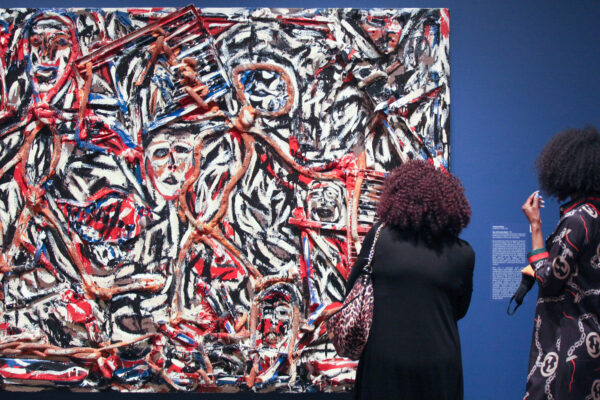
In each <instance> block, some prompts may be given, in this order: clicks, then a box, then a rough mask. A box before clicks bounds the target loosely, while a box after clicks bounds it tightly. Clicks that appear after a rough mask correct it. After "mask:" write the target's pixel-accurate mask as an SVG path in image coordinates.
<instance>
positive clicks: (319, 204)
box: [307, 182, 345, 223]
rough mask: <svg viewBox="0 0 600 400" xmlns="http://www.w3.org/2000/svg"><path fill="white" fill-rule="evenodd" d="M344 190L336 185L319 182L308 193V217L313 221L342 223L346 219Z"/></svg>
mask: <svg viewBox="0 0 600 400" xmlns="http://www.w3.org/2000/svg"><path fill="white" fill-rule="evenodd" d="M344 198H345V197H344V196H343V193H342V189H341V188H340V187H338V186H337V185H334V184H329V183H323V182H318V183H315V184H313V185H312V186H311V188H310V189H309V192H308V198H307V203H308V215H309V218H310V219H311V220H313V221H320V222H333V223H335V222H341V221H342V220H343V218H344V217H345V207H344Z"/></svg>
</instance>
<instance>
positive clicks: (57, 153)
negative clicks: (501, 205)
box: [0, 6, 450, 392]
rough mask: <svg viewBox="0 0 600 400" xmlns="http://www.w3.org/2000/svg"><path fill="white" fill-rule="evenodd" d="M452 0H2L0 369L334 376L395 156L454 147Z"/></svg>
mask: <svg viewBox="0 0 600 400" xmlns="http://www.w3.org/2000/svg"><path fill="white" fill-rule="evenodd" d="M449 105H450V93H449V13H448V10H446V9H241V8H240V9H196V8H195V7H194V6H188V7H184V8H177V9H176V8H152V9H150V8H148V9H143V8H142V9H43V10H38V9H0V248H1V252H0V287H1V289H2V290H1V291H0V385H1V387H2V388H3V389H9V390H37V389H52V388H60V389H71V390H78V391H81V390H90V391H98V390H116V391H140V392H165V391H197V392H235V391H284V392H314V391H345V390H350V389H351V387H352V384H353V379H354V373H355V368H356V365H357V362H356V361H351V360H348V359H344V358H341V357H339V356H338V355H337V354H336V353H335V350H334V349H333V346H332V345H331V343H330V341H329V339H328V336H327V332H326V328H325V324H324V322H323V321H324V315H325V310H327V309H328V307H330V305H331V304H333V303H335V302H338V301H341V300H342V299H343V297H344V293H345V287H344V285H345V282H346V279H347V278H348V275H349V271H350V268H351V266H352V263H353V261H354V260H355V259H356V257H357V254H358V252H359V251H360V244H361V240H362V238H363V237H364V235H365V234H366V232H367V231H368V230H369V228H370V227H371V226H372V225H373V223H374V222H375V220H376V212H375V210H376V204H377V199H378V197H379V194H380V191H381V188H382V183H383V180H384V179H385V176H386V174H387V173H388V172H389V171H391V170H392V169H393V168H394V167H396V166H398V165H400V164H402V163H404V162H406V161H408V160H410V159H425V160H429V162H431V163H433V164H435V165H436V166H438V167H439V168H448V160H449V115H450V114H449Z"/></svg>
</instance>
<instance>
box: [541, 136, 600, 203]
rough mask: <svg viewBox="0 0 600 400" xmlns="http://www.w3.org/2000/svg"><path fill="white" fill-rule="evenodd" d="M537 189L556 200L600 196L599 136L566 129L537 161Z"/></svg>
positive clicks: (555, 137) (551, 141)
mask: <svg viewBox="0 0 600 400" xmlns="http://www.w3.org/2000/svg"><path fill="white" fill-rule="evenodd" d="M536 167H537V171H538V180H539V183H540V188H541V189H542V190H543V191H544V192H545V193H547V194H548V195H550V196H554V197H556V198H558V199H559V200H564V199H566V198H568V197H576V196H597V195H600V133H599V132H598V130H597V129H596V128H594V127H593V126H587V127H585V128H583V129H567V130H565V131H562V132H560V133H558V134H556V135H555V136H554V137H553V138H552V139H550V140H549V141H548V143H546V146H544V148H543V149H542V151H541V153H540V155H539V156H538V158H537V160H536Z"/></svg>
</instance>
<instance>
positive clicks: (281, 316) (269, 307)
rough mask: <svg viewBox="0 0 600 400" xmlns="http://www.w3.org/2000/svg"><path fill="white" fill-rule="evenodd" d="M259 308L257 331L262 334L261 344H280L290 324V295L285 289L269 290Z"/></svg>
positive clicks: (270, 345) (291, 314)
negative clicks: (280, 290)
mask: <svg viewBox="0 0 600 400" xmlns="http://www.w3.org/2000/svg"><path fill="white" fill-rule="evenodd" d="M260 310H261V319H260V324H259V326H258V331H259V332H260V334H261V336H262V342H263V344H264V345H265V346H267V347H275V346H278V345H280V344H282V343H283V341H285V339H286V338H287V335H288V333H289V332H290V330H291V326H292V320H293V314H294V311H293V308H292V306H291V304H290V296H289V295H287V294H286V293H285V291H284V292H278V291H274V292H271V293H269V294H268V295H267V296H265V298H264V300H263V302H262V304H261V307H260Z"/></svg>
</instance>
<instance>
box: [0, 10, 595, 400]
mask: <svg viewBox="0 0 600 400" xmlns="http://www.w3.org/2000/svg"><path fill="white" fill-rule="evenodd" d="M187 4H188V1H185V0H170V1H164V0H96V1H93V0H79V1H74V0H1V1H0V6H1V7H40V8H44V7H130V6H138V7H142V6H184V5H187ZM195 5H196V6H197V7H227V6H238V7H258V6H260V7H369V8H370V7H395V8H401V7H447V8H449V9H450V22H451V34H450V38H451V45H450V51H451V55H450V58H451V119H452V122H451V130H450V135H451V169H452V172H454V173H455V174H457V175H458V176H459V177H460V178H461V179H462V180H463V183H464V185H465V187H466V190H467V195H468V197H469V198H470V200H471V204H472V208H473V217H472V222H471V225H470V226H469V228H467V230H466V231H465V233H464V235H463V236H464V238H465V239H466V240H468V241H469V242H470V243H471V244H472V246H473V247H474V249H475V251H476V253H477V261H476V271H475V277H474V279H475V281H474V292H473V300H472V304H471V309H470V311H469V313H468V314H467V316H466V317H465V319H464V320H463V321H461V322H460V330H461V338H462V344H463V364H464V377H465V399H467V400H475V399H477V400H509V399H520V398H521V397H522V394H523V391H524V384H525V377H526V374H527V371H526V370H527V362H528V351H529V344H530V339H531V332H532V327H533V325H532V322H533V309H534V306H535V295H536V294H535V289H534V290H533V291H532V292H531V293H530V294H529V295H528V297H527V298H526V300H525V304H524V305H523V307H521V309H519V311H518V312H517V314H516V315H515V316H513V317H508V316H507V315H506V306H507V302H506V301H498V300H492V276H491V264H492V262H491V226H492V225H508V226H517V227H520V228H522V227H524V226H526V225H525V224H524V221H525V220H524V217H523V216H522V213H521V211H520V205H521V203H522V202H523V201H524V199H525V198H526V197H527V195H528V194H529V193H531V192H532V191H533V190H535V189H537V183H536V179H535V171H534V170H533V160H534V159H535V156H536V154H537V153H538V152H539V150H540V149H541V148H542V146H543V145H544V143H545V141H546V140H547V139H548V138H549V137H550V136H551V135H552V134H553V133H555V132H557V131H559V130H562V129H565V128H567V127H582V126H583V125H585V124H588V123H590V124H594V125H596V126H598V127H600V111H599V110H598V108H599V106H600V100H599V99H598V96H599V95H600V33H598V30H597V25H598V22H599V21H600V2H599V1H597V0H587V1H584V0H575V1H569V2H567V1H559V0H553V1H549V0H545V1H542V0H527V1H520V0H505V1H491V0H488V1H485V0H483V1H476V0H446V1H438V0H428V1H422V0H411V1H389V0H373V1H370V2H361V1H356V0H351V1H340V0H321V1H317V0H304V1H302V2H300V1H291V0H255V1H248V0H245V1H240V0H219V1H214V2H198V3H195ZM556 216H557V206H556V202H555V201H553V200H550V199H547V207H546V209H545V210H544V212H543V215H542V217H543V221H544V224H545V226H544V231H545V233H546V234H548V233H550V231H551V229H552V227H553V224H554V223H555V222H556ZM524 229H525V228H523V230H524ZM390 346H393V343H390ZM0 396H1V397H2V398H3V399H4V398H14V399H17V398H18V399H27V398H57V399H58V398H61V399H64V398H69V399H74V398H80V397H81V398H86V399H90V398H97V399H100V398H104V397H106V396H107V395H106V394H104V395H81V394H68V395H67V394H65V393H62V394H60V393H52V394H45V395H37V396H36V395H33V394H18V395H17V394H9V393H2V394H0ZM110 396H111V397H113V396H114V397H116V398H126V399H131V398H134V397H135V398H139V397H142V398H144V399H145V400H149V399H166V398H177V399H180V398H181V395H134V396H124V395H115V394H110ZM196 396H197V395H196ZM302 396H303V399H305V400H308V399H317V398H325V399H329V400H331V399H349V398H351V396H350V395H348V394H345V395H302ZM187 397H189V398H191V396H184V398H187ZM209 397H210V398H211V399H222V398H231V397H233V398H238V399H241V398H259V399H263V400H266V399H275V398H298V397H300V396H298V395H295V396H291V395H290V396H280V395H250V394H245V395H244V394H239V395H235V396H226V395H210V396H209ZM194 398H195V397H194Z"/></svg>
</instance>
